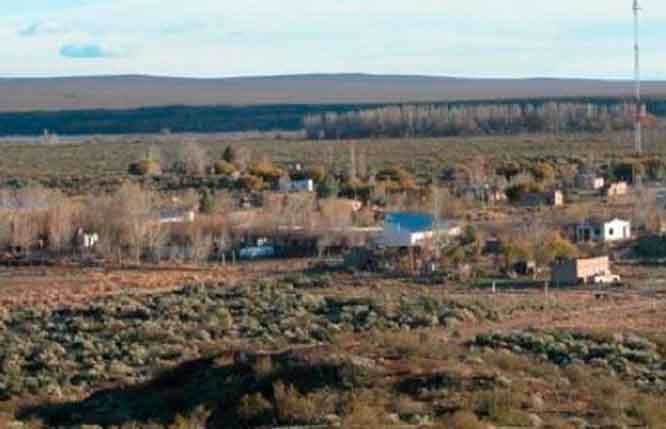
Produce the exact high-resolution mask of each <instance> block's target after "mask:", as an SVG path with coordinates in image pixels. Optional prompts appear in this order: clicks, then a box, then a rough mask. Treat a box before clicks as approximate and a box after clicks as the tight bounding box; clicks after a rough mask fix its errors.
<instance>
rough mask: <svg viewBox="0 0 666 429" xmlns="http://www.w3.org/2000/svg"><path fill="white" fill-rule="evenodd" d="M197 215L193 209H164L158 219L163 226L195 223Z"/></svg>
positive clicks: (159, 213)
mask: <svg viewBox="0 0 666 429" xmlns="http://www.w3.org/2000/svg"><path fill="white" fill-rule="evenodd" d="M195 217H196V213H195V211H194V210H191V209H182V208H180V209H164V210H160V211H159V212H158V213H157V219H158V221H159V223H161V224H170V223H193V222H194V219H195Z"/></svg>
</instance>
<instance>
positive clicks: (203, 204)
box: [199, 189, 215, 214]
mask: <svg viewBox="0 0 666 429" xmlns="http://www.w3.org/2000/svg"><path fill="white" fill-rule="evenodd" d="M199 209H200V211H201V213H203V214H212V213H213V212H215V198H213V195H212V194H211V192H210V190H208V189H206V190H205V191H203V193H202V194H201V200H200V202H199Z"/></svg>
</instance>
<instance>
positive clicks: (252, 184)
mask: <svg viewBox="0 0 666 429" xmlns="http://www.w3.org/2000/svg"><path fill="white" fill-rule="evenodd" d="M238 184H239V186H240V187H241V188H243V189H245V190H246V191H250V192H254V191H260V190H262V189H264V180H263V179H262V178H261V177H257V176H243V177H241V178H240V180H239V182H238Z"/></svg>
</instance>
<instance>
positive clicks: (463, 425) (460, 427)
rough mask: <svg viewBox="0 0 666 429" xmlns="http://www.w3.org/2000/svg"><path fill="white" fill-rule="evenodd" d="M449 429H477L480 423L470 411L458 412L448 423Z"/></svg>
mask: <svg viewBox="0 0 666 429" xmlns="http://www.w3.org/2000/svg"><path fill="white" fill-rule="evenodd" d="M448 425H449V426H448V427H449V428H451V429H479V428H480V427H482V426H481V422H480V421H479V418H478V417H477V416H476V414H474V413H472V412H470V411H458V412H457V413H455V414H454V415H453V416H451V418H450V419H449V421H448Z"/></svg>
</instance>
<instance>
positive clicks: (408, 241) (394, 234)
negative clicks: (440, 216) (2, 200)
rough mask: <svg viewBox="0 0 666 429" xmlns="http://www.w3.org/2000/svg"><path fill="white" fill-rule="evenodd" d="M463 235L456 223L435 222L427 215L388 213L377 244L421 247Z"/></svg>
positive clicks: (432, 217) (381, 245) (382, 245)
mask: <svg viewBox="0 0 666 429" xmlns="http://www.w3.org/2000/svg"><path fill="white" fill-rule="evenodd" d="M461 234H462V227H461V225H460V224H459V223H457V222H455V221H435V218H434V216H433V215H431V214H427V213H408V212H403V213H388V214H387V215H386V217H385V218H384V228H383V230H382V234H381V237H380V238H379V239H378V241H377V244H378V245H379V246H380V247H421V246H424V245H425V244H426V243H427V242H428V241H432V240H433V239H434V238H435V235H437V238H438V239H442V240H446V239H450V238H453V237H457V236H460V235H461Z"/></svg>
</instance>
